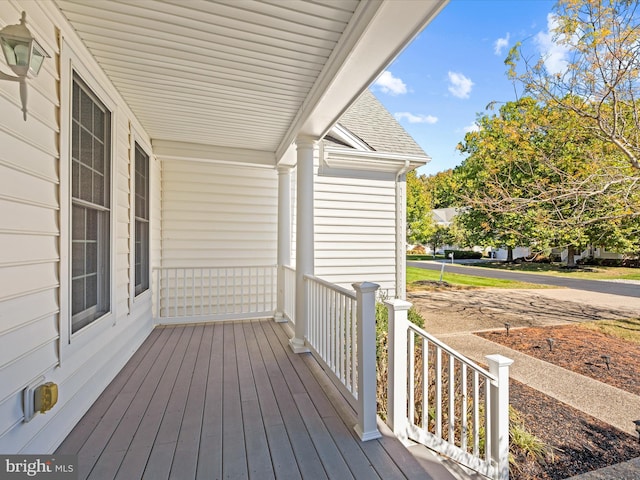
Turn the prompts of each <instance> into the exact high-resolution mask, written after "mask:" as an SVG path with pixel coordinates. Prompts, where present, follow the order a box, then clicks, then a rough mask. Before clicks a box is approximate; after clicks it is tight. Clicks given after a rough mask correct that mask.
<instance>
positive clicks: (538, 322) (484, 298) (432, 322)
mask: <svg viewBox="0 0 640 480" xmlns="http://www.w3.org/2000/svg"><path fill="white" fill-rule="evenodd" d="M557 291H564V290H556V289H553V290H549V291H547V290H545V291H542V290H513V289H501V288H487V289H432V290H426V291H412V292H409V293H408V294H407V297H408V298H407V299H408V300H409V301H410V302H411V303H413V305H414V307H415V308H416V309H417V310H418V312H420V314H421V315H422V316H423V317H424V319H425V329H426V330H427V331H428V332H429V333H431V334H434V335H438V334H445V333H456V332H477V331H482V330H495V329H499V328H504V324H505V323H509V324H510V325H511V327H512V328H517V327H538V326H549V325H561V324H575V323H580V322H588V321H593V320H612V319H622V318H633V317H637V316H638V312H637V311H636V312H634V311H631V310H626V309H624V308H614V307H609V306H596V305H589V304H585V303H582V302H577V301H567V300H559V299H556V298H552V297H550V296H547V294H548V293H549V294H552V293H553V292H557ZM620 298H624V297H620ZM621 303H622V301H621Z"/></svg>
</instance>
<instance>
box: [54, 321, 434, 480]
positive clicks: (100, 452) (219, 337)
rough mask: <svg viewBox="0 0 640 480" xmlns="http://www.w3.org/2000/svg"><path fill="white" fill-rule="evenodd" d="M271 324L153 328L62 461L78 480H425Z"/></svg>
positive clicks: (68, 443)
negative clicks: (70, 464)
mask: <svg viewBox="0 0 640 480" xmlns="http://www.w3.org/2000/svg"><path fill="white" fill-rule="evenodd" d="M355 422H356V417H355V413H354V411H353V409H352V408H351V406H350V405H349V404H348V403H347V402H346V401H345V399H344V398H343V397H342V396H341V394H340V392H339V391H338V389H337V388H336V387H335V385H333V383H332V382H331V381H330V380H329V378H328V377H326V375H325V373H324V371H323V370H322V368H321V367H320V365H319V364H318V363H317V362H316V361H315V359H314V358H313V357H312V356H311V355H310V354H300V355H296V354H293V353H292V352H291V350H290V348H289V347H288V337H287V335H286V333H285V331H284V329H283V328H282V327H281V326H280V325H278V324H275V323H274V322H272V321H267V320H254V321H250V322H233V323H217V324H202V325H185V326H170V327H160V328H157V329H155V330H154V331H153V332H152V334H151V335H150V336H149V338H148V339H147V340H146V342H145V343H144V344H143V345H142V347H141V348H140V350H138V352H136V353H135V354H134V357H133V358H132V359H131V361H130V362H129V363H128V364H127V365H126V366H125V367H124V369H123V370H122V372H121V373H120V374H119V375H118V376H117V377H116V379H114V381H113V382H112V383H111V384H110V385H109V387H108V388H107V389H106V390H105V392H104V393H103V394H102V395H101V396H100V399H99V400H98V401H97V402H96V403H95V405H94V406H93V407H92V408H91V409H90V410H89V412H87V414H86V415H85V416H84V417H83V419H82V420H81V421H80V422H79V423H78V425H77V426H76V428H75V429H74V430H73V431H72V432H71V433H70V434H69V436H68V438H67V439H65V441H64V442H63V443H62V444H61V445H60V447H59V448H58V450H57V453H58V454H77V455H78V457H79V465H80V467H81V468H80V472H79V473H80V475H79V477H78V478H79V479H86V478H91V479H96V480H111V479H114V478H117V479H126V480H135V479H140V478H145V479H147V478H148V479H153V480H157V479H168V478H175V479H178V480H189V479H222V478H232V479H236V478H237V479H242V478H247V479H260V480H261V479H269V478H277V479H286V480H289V479H299V478H312V479H314V480H315V479H322V478H329V479H336V480H343V479H349V478H356V479H363V480H365V479H366V480H369V479H376V478H384V479H385V480H386V479H407V478H409V479H429V478H430V477H429V475H428V474H427V473H426V472H424V471H423V470H421V467H420V466H419V464H418V463H417V462H416V461H415V459H414V458H413V457H412V456H411V454H410V453H409V452H407V451H406V450H405V449H404V447H403V446H402V445H401V444H400V443H399V442H398V441H397V439H395V438H394V437H393V436H392V435H391V434H390V432H389V431H388V429H384V425H381V428H382V431H383V438H382V439H380V440H373V441H369V442H366V443H362V442H360V440H359V439H358V438H357V436H356V434H355V432H354V431H353V425H354V424H355Z"/></svg>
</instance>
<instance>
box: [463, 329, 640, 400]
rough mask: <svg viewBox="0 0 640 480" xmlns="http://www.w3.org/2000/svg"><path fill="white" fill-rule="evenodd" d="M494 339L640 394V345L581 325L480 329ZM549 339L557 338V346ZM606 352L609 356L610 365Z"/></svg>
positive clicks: (484, 334)
mask: <svg viewBox="0 0 640 480" xmlns="http://www.w3.org/2000/svg"><path fill="white" fill-rule="evenodd" d="M476 335H479V336H481V337H483V338H486V339H487V340H491V341H492V342H496V343H499V344H501V345H505V346H507V347H509V348H512V349H514V350H518V351H519V352H523V353H526V354H528V355H531V356H532V357H536V358H539V359H540V360H544V361H546V362H549V363H553V364H554V365H558V366H560V367H562V368H566V369H567V370H572V371H574V372H576V373H580V374H582V375H585V376H587V377H591V378H593V379H595V380H599V381H601V382H603V383H607V384H609V385H612V386H614V387H618V388H620V389H622V390H625V391H627V392H630V393H633V394H635V395H640V380H639V379H640V345H637V344H634V343H631V342H626V341H624V340H621V339H619V338H616V337H612V336H610V335H605V334H603V333H600V332H597V331H595V330H590V329H588V328H586V327H582V326H580V325H560V326H554V327H534V328H519V329H511V331H510V333H509V336H507V334H506V330H501V331H493V332H480V333H477V334H476ZM547 339H553V349H552V350H551V349H550V348H549V343H548V341H547ZM603 356H608V357H609V368H607V364H606V362H605V358H603Z"/></svg>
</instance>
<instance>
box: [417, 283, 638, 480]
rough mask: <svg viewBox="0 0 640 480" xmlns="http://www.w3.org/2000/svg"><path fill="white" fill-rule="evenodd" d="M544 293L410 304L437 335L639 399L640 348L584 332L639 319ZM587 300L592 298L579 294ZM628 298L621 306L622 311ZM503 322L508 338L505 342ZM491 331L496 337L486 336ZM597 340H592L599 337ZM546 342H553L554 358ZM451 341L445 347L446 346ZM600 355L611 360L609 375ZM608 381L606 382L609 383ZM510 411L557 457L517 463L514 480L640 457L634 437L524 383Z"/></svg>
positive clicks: (447, 294) (421, 296)
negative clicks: (493, 348)
mask: <svg viewBox="0 0 640 480" xmlns="http://www.w3.org/2000/svg"><path fill="white" fill-rule="evenodd" d="M545 293H547V292H542V291H540V290H504V289H460V290H455V289H442V288H437V289H436V288H434V289H430V290H428V291H412V292H409V294H408V300H409V301H410V302H412V303H413V304H414V306H415V308H416V309H417V310H418V311H419V312H420V313H421V315H422V316H423V317H424V318H425V329H426V330H427V331H428V332H430V333H432V334H434V335H436V336H437V335H440V334H451V333H457V332H479V331H480V332H482V331H485V332H484V333H480V335H481V336H483V337H484V338H487V339H489V340H492V341H495V342H498V343H501V344H503V345H506V346H509V347H510V348H514V349H516V350H520V351H523V352H525V353H528V354H530V355H532V356H534V357H538V358H540V359H542V360H546V361H549V362H552V363H555V364H557V365H559V366H561V367H563V368H567V369H569V370H573V371H575V372H578V373H581V374H583V375H588V374H589V373H588V372H590V373H591V375H589V376H592V377H593V378H596V379H597V380H600V381H603V382H606V383H610V384H612V385H614V386H617V387H619V388H623V389H625V390H627V391H630V392H632V393H635V394H640V386H639V385H638V383H639V382H638V381H637V378H640V377H639V376H638V375H639V374H640V347H638V346H637V345H633V344H631V343H629V342H623V343H622V344H620V343H619V342H621V341H620V340H618V339H616V338H614V337H610V336H606V335H603V334H601V333H599V332H594V331H592V330H588V329H586V328H584V327H581V326H580V325H579V324H580V323H582V322H587V321H593V320H612V319H627V318H634V317H635V318H637V317H638V312H637V311H636V310H632V309H625V308H623V307H620V308H617V307H616V306H615V305H616V304H617V299H615V301H614V302H613V304H612V303H608V304H606V303H605V304H602V303H601V304H600V305H594V304H593V303H589V302H588V301H571V300H570V299H569V300H568V299H567V298H566V297H569V298H570V297H571V292H570V291H569V293H568V294H564V295H563V294H561V293H560V294H558V293H559V291H556V292H555V293H556V294H557V295H556V298H554V297H553V295H547V296H545ZM581 295H582V296H583V297H588V296H589V295H588V294H585V292H582V293H581ZM623 302H624V297H621V299H620V305H624V303H623ZM505 323H509V327H510V334H509V336H508V337H507V336H506V328H505ZM487 330H493V331H487ZM594 335H595V336H594ZM547 338H553V351H550V350H549V346H548V345H549V344H548V342H547V340H546V339H547ZM445 341H446V340H445ZM602 355H608V356H609V357H610V359H609V369H607V366H606V363H605V360H604V359H603V358H602ZM607 380H609V381H607ZM510 397H511V404H512V405H513V406H514V407H515V408H516V409H517V410H518V411H519V412H520V414H521V416H522V418H523V420H524V422H525V425H526V427H527V428H528V429H529V431H531V433H533V434H534V435H536V436H537V437H538V438H540V439H541V440H543V441H544V442H545V443H546V444H547V445H549V446H550V447H551V448H552V449H553V451H554V455H553V458H552V459H551V458H548V459H547V460H546V461H535V460H533V459H531V458H529V457H524V456H520V457H519V458H517V459H516V461H517V464H518V466H517V467H516V468H512V472H511V478H512V479H514V480H533V479H540V480H560V479H564V478H567V477H570V476H573V475H578V474H581V473H585V472H589V471H593V470H597V469H599V468H603V467H606V466H609V465H614V464H617V463H620V462H624V461H626V460H630V459H632V458H636V457H638V456H640V444H639V443H638V440H637V438H635V437H633V436H631V435H629V434H627V433H624V432H622V431H620V430H618V429H616V428H614V427H612V426H610V425H608V424H606V423H604V422H602V421H600V420H597V419H595V418H593V417H591V416H589V415H587V414H585V413H583V412H581V411H578V410H576V409H574V408H572V407H570V406H569V405H566V404H564V403H562V402H560V401H558V400H556V399H554V398H551V397H549V396H547V395H545V394H543V393H541V392H539V391H537V390H534V389H532V388H530V387H527V386H526V385H523V384H521V383H519V382H516V381H513V380H512V382H511V392H510Z"/></svg>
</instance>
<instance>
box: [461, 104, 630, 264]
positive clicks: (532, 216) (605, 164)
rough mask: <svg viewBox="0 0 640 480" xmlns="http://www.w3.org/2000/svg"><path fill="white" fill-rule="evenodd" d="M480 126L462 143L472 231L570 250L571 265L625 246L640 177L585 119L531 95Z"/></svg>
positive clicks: (506, 241)
mask: <svg viewBox="0 0 640 480" xmlns="http://www.w3.org/2000/svg"><path fill="white" fill-rule="evenodd" d="M478 123H479V125H480V127H481V128H480V131H478V132H471V133H469V134H467V135H466V136H465V140H464V142H463V143H462V144H461V146H460V148H461V150H462V151H463V152H465V153H468V154H469V157H468V158H467V160H465V162H464V163H463V165H462V166H461V167H460V174H461V178H463V179H464V188H463V189H462V191H463V192H465V193H464V194H463V196H464V198H465V200H466V202H465V203H466V205H467V207H468V209H467V211H466V213H465V214H464V215H463V216H462V217H461V219H460V222H461V223H463V224H464V225H465V227H466V228H467V229H468V230H471V231H472V232H473V234H474V235H476V236H477V237H478V238H484V239H486V240H491V239H492V240H493V242H495V244H498V245H500V246H506V247H514V246H516V245H523V246H534V247H535V248H537V249H539V250H543V249H547V248H548V247H550V246H559V247H566V248H567V249H568V252H569V258H568V264H569V265H572V264H573V253H574V252H576V251H577V250H578V249H579V247H581V246H586V245H587V244H589V243H595V242H598V243H597V244H599V245H603V246H619V245H620V243H621V242H622V240H623V239H624V238H625V237H626V236H627V235H628V233H629V230H628V228H627V226H626V225H627V224H629V222H630V219H632V218H634V217H637V216H638V215H639V210H640V209H639V206H640V204H639V203H638V200H639V199H638V185H639V184H640V183H639V181H640V179H639V178H638V177H634V176H633V175H632V174H633V173H634V172H633V170H632V168H631V167H630V165H629V164H628V162H627V161H626V159H625V157H624V156H623V155H621V153H620V151H619V150H618V149H617V148H616V147H615V146H613V145H612V144H611V143H609V142H603V141H602V140H601V139H599V138H596V137H594V136H593V135H591V132H590V130H589V128H588V127H586V126H585V125H584V119H583V118H582V117H580V116H579V115H577V114H576V113H574V112H573V111H571V110H567V109H563V108H558V107H557V106H553V105H552V106H546V105H541V104H539V103H538V102H536V101H535V100H534V99H532V98H528V97H526V98H523V99H521V100H519V101H517V102H509V103H507V104H505V105H503V107H502V108H501V109H500V111H499V114H498V115H493V116H488V115H485V116H483V117H481V118H480V119H479V120H478Z"/></svg>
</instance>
